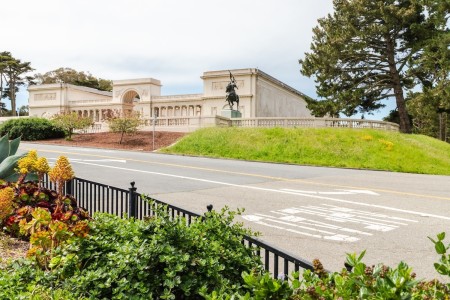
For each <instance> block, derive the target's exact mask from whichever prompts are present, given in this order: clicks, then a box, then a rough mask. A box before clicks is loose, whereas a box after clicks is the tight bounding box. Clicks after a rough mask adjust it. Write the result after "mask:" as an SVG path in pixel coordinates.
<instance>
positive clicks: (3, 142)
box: [0, 134, 9, 162]
mask: <svg viewBox="0 0 450 300" xmlns="http://www.w3.org/2000/svg"><path fill="white" fill-rule="evenodd" d="M8 156H9V135H8V134H5V135H4V136H2V137H1V138H0V162H2V161H3V160H4V159H5V158H7V157H8Z"/></svg>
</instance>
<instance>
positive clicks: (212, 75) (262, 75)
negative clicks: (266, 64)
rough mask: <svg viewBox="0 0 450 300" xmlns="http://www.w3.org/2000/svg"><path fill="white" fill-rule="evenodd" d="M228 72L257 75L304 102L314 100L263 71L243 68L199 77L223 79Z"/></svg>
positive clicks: (207, 73) (204, 73)
mask: <svg viewBox="0 0 450 300" xmlns="http://www.w3.org/2000/svg"><path fill="white" fill-rule="evenodd" d="M229 72H231V74H233V76H239V75H248V74H251V75H259V76H261V77H262V78H265V79H267V80H269V81H271V82H273V83H275V84H276V85H279V86H281V87H284V88H285V89H287V90H288V91H290V92H291V93H294V94H296V95H299V96H301V97H303V98H305V101H311V100H314V99H313V98H311V97H309V96H308V95H305V94H304V93H302V92H300V91H298V90H296V89H294V88H293V87H291V86H290V85H288V84H286V83H284V82H282V81H280V80H278V79H276V78H275V77H273V76H271V75H269V74H267V73H266V72H264V71H261V70H260V69H257V68H245V69H233V70H219V71H206V72H203V76H200V78H201V79H205V78H211V77H223V76H224V75H225V74H227V75H228V74H229Z"/></svg>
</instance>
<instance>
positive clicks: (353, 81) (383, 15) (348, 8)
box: [299, 0, 450, 133]
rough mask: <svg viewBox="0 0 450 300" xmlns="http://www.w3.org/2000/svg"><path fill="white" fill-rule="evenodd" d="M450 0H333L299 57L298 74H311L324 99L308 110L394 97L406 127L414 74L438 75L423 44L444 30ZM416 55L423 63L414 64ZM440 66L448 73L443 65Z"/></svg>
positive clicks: (351, 110) (367, 105)
mask: <svg viewBox="0 0 450 300" xmlns="http://www.w3.org/2000/svg"><path fill="white" fill-rule="evenodd" d="M449 3H450V1H449V0H374V1H372V0H334V1H333V5H334V13H333V14H329V15H328V16H327V17H325V18H322V19H319V20H318V23H319V24H318V25H317V26H316V27H315V28H314V29H313V42H312V44H311V52H309V53H305V57H304V59H301V60H300V61H299V62H300V64H301V67H302V69H301V72H302V74H303V75H306V76H308V77H311V76H314V77H315V80H316V83H317V86H316V88H317V94H318V96H319V97H321V98H323V99H324V100H323V101H317V102H315V103H311V104H310V105H309V107H310V108H311V109H312V110H313V113H314V114H315V115H319V116H320V115H322V116H323V115H325V114H330V115H333V116H335V115H338V114H339V113H344V114H345V115H347V116H351V115H353V114H355V113H357V112H362V113H365V112H368V113H370V112H372V111H374V110H377V109H379V108H381V107H383V106H384V105H383V103H381V100H383V99H394V100H395V102H396V107H397V111H398V116H399V121H400V130H401V131H402V132H406V133H409V132H411V123H410V120H409V117H408V112H407V106H406V101H405V93H406V92H407V91H410V90H412V89H413V88H414V87H415V86H416V85H417V84H419V82H418V81H417V79H418V78H419V77H418V75H419V74H422V80H423V82H425V81H426V80H428V81H430V80H431V81H433V80H434V79H436V78H437V77H435V76H431V77H430V76H429V75H428V74H430V70H429V69H427V67H426V65H427V63H425V62H430V59H431V57H430V56H429V55H430V53H432V51H431V52H430V51H429V50H427V45H429V43H428V42H429V41H431V40H433V39H436V38H437V39H439V38H438V37H439V36H441V35H442V34H444V33H445V32H448V26H447V20H448V12H449V6H450V5H449ZM447 46H448V45H447ZM419 59H422V61H423V67H420V68H417V69H415V66H416V65H417V62H418V60H419ZM442 68H447V67H446V66H444V65H442ZM441 71H442V73H439V74H444V73H445V72H447V73H446V74H447V76H448V68H447V69H446V71H445V70H444V69H442V70H441ZM424 74H426V75H424ZM441 77H442V76H441ZM441 77H440V78H441ZM434 86H437V84H434Z"/></svg>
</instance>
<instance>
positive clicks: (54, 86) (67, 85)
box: [27, 83, 112, 96]
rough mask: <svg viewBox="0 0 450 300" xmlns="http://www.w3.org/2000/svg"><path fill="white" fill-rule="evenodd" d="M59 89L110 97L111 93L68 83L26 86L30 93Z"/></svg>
mask: <svg viewBox="0 0 450 300" xmlns="http://www.w3.org/2000/svg"><path fill="white" fill-rule="evenodd" d="M61 88H71V89H74V90H79V91H85V92H89V93H94V94H99V95H104V96H112V92H108V91H101V90H98V89H94V88H90V87H86V86H81V85H74V84H70V83H49V84H37V85H30V86H28V88H27V90H28V92H30V91H39V90H43V91H44V90H54V89H61Z"/></svg>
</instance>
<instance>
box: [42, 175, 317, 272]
mask: <svg viewBox="0 0 450 300" xmlns="http://www.w3.org/2000/svg"><path fill="white" fill-rule="evenodd" d="M43 186H44V187H47V188H50V189H54V185H53V184H52V183H51V182H50V181H49V180H48V177H46V178H45V179H44V182H43ZM65 192H66V194H70V195H73V196H74V197H75V199H77V203H78V205H79V206H80V207H83V208H85V209H86V210H87V211H88V212H89V213H90V214H91V215H92V214H94V213H95V212H105V213H110V214H114V215H117V216H130V217H134V218H136V219H141V220H142V219H144V217H149V216H155V215H156V212H157V211H158V207H164V208H165V209H166V212H167V213H168V214H169V216H171V217H172V218H176V217H184V218H185V219H186V222H187V224H188V225H189V224H191V222H192V221H193V220H194V219H195V218H198V217H203V216H201V215H199V214H196V213H193V212H190V211H187V210H185V209H182V208H180V207H176V206H174V205H170V204H168V203H165V202H162V201H160V200H157V199H154V198H150V197H147V196H142V195H140V194H139V193H137V188H136V187H135V183H134V182H131V187H130V188H129V189H121V188H117V187H113V186H109V185H105V184H101V183H98V182H93V181H90V180H86V179H81V178H77V177H75V178H74V179H73V180H72V181H69V182H67V183H66V186H65ZM148 200H151V201H148ZM212 208H213V207H212V205H208V207H207V209H208V210H209V211H211V210H212ZM242 244H243V245H245V246H246V247H249V248H252V249H253V250H254V251H253V252H254V253H255V255H258V256H259V257H261V260H262V262H263V265H264V268H265V269H266V270H267V271H270V272H271V273H272V274H273V276H274V277H279V278H287V276H288V275H289V274H291V272H293V271H299V270H300V268H302V269H310V270H312V269H313V267H312V264H311V263H310V262H308V261H305V260H303V259H301V258H298V257H295V256H294V255H291V254H288V253H285V252H283V251H281V250H279V249H277V248H276V247H275V246H272V245H270V244H268V243H266V242H263V241H261V240H259V239H256V238H253V237H249V236H244V237H243V240H242ZM281 268H282V269H281Z"/></svg>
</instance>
